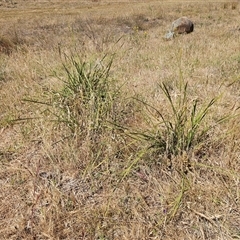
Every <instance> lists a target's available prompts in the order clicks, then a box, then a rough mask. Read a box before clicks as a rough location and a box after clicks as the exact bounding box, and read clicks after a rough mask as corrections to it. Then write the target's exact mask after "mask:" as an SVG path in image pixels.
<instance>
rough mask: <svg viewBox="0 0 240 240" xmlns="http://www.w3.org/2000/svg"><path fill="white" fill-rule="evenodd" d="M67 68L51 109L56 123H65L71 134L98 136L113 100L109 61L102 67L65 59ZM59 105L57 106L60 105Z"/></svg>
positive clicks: (113, 93) (101, 61) (101, 65)
mask: <svg viewBox="0 0 240 240" xmlns="http://www.w3.org/2000/svg"><path fill="white" fill-rule="evenodd" d="M67 58H68V60H69V63H70V66H67V65H66V64H64V65H63V67H64V70H65V72H66V73H67V79H66V80H64V88H63V90H62V91H60V92H58V93H57V94H56V93H55V99H54V102H53V105H55V106H57V108H58V110H59V113H57V114H56V116H57V118H58V121H59V122H65V123H66V124H67V125H68V126H69V127H70V128H71V130H72V131H74V132H75V131H76V130H77V129H78V131H79V132H84V131H86V130H87V132H93V131H94V132H99V131H101V130H102V129H103V128H104V124H105V123H106V120H107V119H108V118H109V115H110V112H111V110H112V107H113V101H114V99H115V97H116V91H115V89H114V88H113V87H112V81H111V80H110V77H109V74H110V68H111V65H112V60H110V61H109V62H108V63H107V64H106V65H104V59H102V60H100V61H99V62H98V63H88V62H85V61H81V60H80V59H76V58H74V57H73V56H70V57H67ZM59 103H60V104H59Z"/></svg>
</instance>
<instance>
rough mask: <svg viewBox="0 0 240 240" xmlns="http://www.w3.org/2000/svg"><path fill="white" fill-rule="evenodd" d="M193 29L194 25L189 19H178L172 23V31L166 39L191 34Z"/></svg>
mask: <svg viewBox="0 0 240 240" xmlns="http://www.w3.org/2000/svg"><path fill="white" fill-rule="evenodd" d="M193 29H194V25H193V22H192V21H191V20H190V19H188V18H187V17H181V18H178V19H177V20H175V21H174V22H173V23H172V27H171V30H170V31H169V32H168V33H167V34H166V35H165V39H167V40H169V39H172V38H173V37H175V36H176V35H177V34H184V33H191V32H193Z"/></svg>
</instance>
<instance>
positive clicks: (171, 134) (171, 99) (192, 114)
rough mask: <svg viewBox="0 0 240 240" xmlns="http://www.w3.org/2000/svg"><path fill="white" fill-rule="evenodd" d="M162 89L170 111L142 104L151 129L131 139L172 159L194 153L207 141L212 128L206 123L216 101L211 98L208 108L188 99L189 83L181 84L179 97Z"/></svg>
mask: <svg viewBox="0 0 240 240" xmlns="http://www.w3.org/2000/svg"><path fill="white" fill-rule="evenodd" d="M159 87H160V89H161V90H162V92H163V94H164V96H165V99H166V100H167V106H166V108H167V109H168V111H164V112H161V111H160V110H158V109H157V108H155V107H154V106H152V105H150V104H148V103H147V102H145V101H142V100H141V102H142V103H143V105H144V107H145V108H146V109H147V116H148V119H150V120H149V122H151V123H152V126H151V127H149V128H148V129H147V130H145V131H144V132H138V131H137V132H132V133H131V135H133V136H135V137H136V136H138V137H139V138H140V139H142V140H144V141H146V142H147V143H148V148H147V149H151V150H153V152H155V153H157V154H159V155H165V156H167V157H168V158H171V156H177V155H181V154H183V153H184V154H185V153H186V152H189V151H191V150H192V149H194V147H197V146H198V145H199V144H201V142H203V141H204V139H205V137H206V136H207V133H208V131H209V129H210V128H211V127H212V124H210V123H209V124H208V123H207V122H206V121H204V120H206V116H207V114H208V113H209V110H210V108H211V106H212V105H213V104H214V103H215V102H216V100H217V99H216V98H212V99H211V100H210V101H209V102H208V103H207V104H205V105H202V106H199V101H198V100H197V99H195V100H191V99H190V97H189V96H188V83H187V82H186V83H183V84H181V86H180V87H179V89H178V91H179V93H178V94H172V93H171V90H170V88H169V87H168V86H167V84H166V83H164V82H163V83H160V84H159Z"/></svg>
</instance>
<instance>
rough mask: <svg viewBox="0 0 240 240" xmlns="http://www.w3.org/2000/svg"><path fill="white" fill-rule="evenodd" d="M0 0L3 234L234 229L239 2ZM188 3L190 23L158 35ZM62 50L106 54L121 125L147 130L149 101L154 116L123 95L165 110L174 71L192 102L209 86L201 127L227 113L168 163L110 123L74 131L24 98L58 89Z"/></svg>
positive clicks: (156, 234) (194, 234) (163, 234)
mask: <svg viewBox="0 0 240 240" xmlns="http://www.w3.org/2000/svg"><path fill="white" fill-rule="evenodd" d="M2 4H3V5H2V6H1V8H2V9H1V13H0V29H1V30H0V100H1V104H0V134H1V135H0V137H1V141H0V160H1V161H0V164H1V165H0V182H1V185H0V188H1V191H0V199H1V206H0V216H1V217H0V226H1V227H0V233H1V234H0V236H1V237H0V238H1V239H239V238H240V228H239V222H240V212H239V211H240V210H239V187H240V185H239V172H240V167H239V166H240V158H239V155H240V147H239V146H240V143H239V139H240V136H239V133H240V127H239V126H240V125H239V115H238V114H239V78H240V75H239V68H240V55H239V52H240V51H239V50H240V49H239V46H240V31H239V27H240V26H239V22H238V21H239V13H240V6H239V5H238V4H237V3H235V2H227V1H226V2H219V3H198V2H195V3H194V2H177V3H176V2H175V3H171V2H164V3H162V2H158V1H145V2H141V3H137V2H135V3H131V2H127V1H126V2H125V3H123V2H122V3H118V2H115V3H111V2H108V3H107V2H105V1H101V2H94V3H93V2H88V1H85V2H71V3H68V4H66V2H65V1H51V3H50V2H49V3H48V2H44V3H41V1H22V2H21V1H18V3H17V4H14V5H12V4H11V3H6V2H4V3H2ZM13 6H14V8H13ZM183 15H186V16H188V17H189V18H191V19H192V20H193V21H194V23H195V31H194V32H193V33H192V34H189V35H185V36H179V37H178V38H176V39H174V40H173V41H164V40H163V36H164V34H165V33H166V31H167V30H168V28H169V25H170V23H171V22H172V21H173V20H174V19H176V18H178V17H179V16H183ZM59 48H60V49H61V52H62V53H66V54H68V55H71V54H72V55H73V54H75V53H76V55H78V56H79V57H80V58H82V59H85V60H86V61H87V62H91V61H95V60H96V61H99V59H101V58H102V57H103V56H104V55H105V54H110V55H111V54H114V56H115V57H114V60H113V65H112V68H111V77H112V78H114V79H115V80H116V81H117V84H118V85H121V86H122V87H121V92H122V93H121V94H120V95H119V99H118V101H117V110H116V113H117V116H116V118H117V119H119V122H120V123H121V124H122V125H124V126H125V127H128V128H133V129H136V130H139V131H140V132H144V131H146V132H149V131H150V132H154V133H156V125H154V124H155V123H159V122H160V120H159V119H157V118H154V116H155V113H152V115H153V116H152V118H151V119H150V120H151V121H150V120H149V116H148V115H149V113H146V112H145V111H144V109H145V108H144V107H143V105H141V104H140V103H139V101H136V102H135V101H134V100H133V99H132V97H133V96H134V98H136V97H137V98H140V99H145V100H146V101H148V102H149V104H151V105H152V106H154V107H155V108H157V109H158V110H159V111H160V112H161V113H163V114H164V116H168V114H171V109H170V107H169V104H168V102H167V100H166V97H165V96H164V94H163V93H162V91H161V89H160V87H159V84H160V83H161V82H163V81H164V82H165V83H166V84H167V86H169V88H170V89H171V94H172V96H173V98H174V99H175V98H176V99H178V96H179V94H181V92H180V93H179V82H181V81H182V80H184V81H187V82H188V97H189V99H188V107H191V106H192V104H193V101H194V99H198V101H199V104H203V105H204V104H206V103H207V102H209V101H210V100H211V99H212V98H214V97H218V100H217V102H216V103H215V104H214V105H213V106H212V108H211V111H210V112H209V113H208V114H207V116H206V118H205V122H203V127H204V126H205V125H210V126H211V125H214V124H215V122H216V120H217V119H219V118H221V117H222V116H226V115H227V116H235V117H233V118H228V119H227V120H226V121H224V122H223V123H222V124H220V125H217V126H216V127H215V128H214V129H213V130H211V131H210V132H209V133H208V135H207V136H205V138H204V139H201V141H200V142H198V143H197V144H196V145H195V146H194V147H193V149H191V151H187V152H183V153H180V154H176V155H174V156H172V157H171V161H172V167H171V169H169V167H168V165H167V164H166V162H167V161H168V160H169V159H167V160H166V159H165V158H166V156H161V157H159V156H158V155H156V154H154V153H152V152H151V151H149V152H148V151H147V150H146V149H145V147H146V146H147V143H146V142H145V141H140V139H139V138H138V137H137V139H135V140H133V139H131V138H129V137H128V136H127V134H126V133H125V131H121V130H119V129H117V128H115V127H114V126H112V125H110V126H109V128H114V129H111V130H112V131H110V130H109V129H108V130H107V131H106V132H104V134H101V135H99V136H94V137H95V138H93V136H92V135H91V136H90V134H89V132H87V133H86V135H84V134H85V132H84V131H83V133H82V132H81V134H79V132H76V131H75V132H74V134H73V135H72V133H71V132H70V131H69V129H68V128H67V127H66V126H65V125H64V124H56V123H55V122H52V121H51V120H52V119H53V116H52V115H50V114H48V113H47V112H44V110H45V109H46V105H44V104H34V103H33V102H28V101H23V99H26V98H28V99H29V98H31V99H37V100H39V101H40V100H45V101H47V100H46V99H49V93H50V92H51V90H53V89H54V90H59V89H60V88H61V84H62V83H61V81H59V79H58V78H57V77H56V75H57V76H58V77H59V78H60V79H63V80H65V79H66V78H67V76H66V73H65V72H64V70H63V67H62V62H65V60H64V59H63V58H62V57H61V56H60V55H59ZM66 64H69V63H66ZM69 68H71V65H70V66H69ZM50 96H51V95H50ZM150 111H151V109H150ZM170 117H171V115H170ZM31 118H33V119H31ZM24 119H25V120H24ZM86 121H87V120H86ZM157 126H158V125H157ZM160 130H161V128H160ZM186 159H187V164H188V166H187V167H189V168H190V169H188V171H186V169H185V168H186V166H185V165H186ZM132 163H135V164H132Z"/></svg>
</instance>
